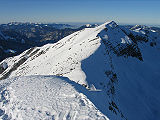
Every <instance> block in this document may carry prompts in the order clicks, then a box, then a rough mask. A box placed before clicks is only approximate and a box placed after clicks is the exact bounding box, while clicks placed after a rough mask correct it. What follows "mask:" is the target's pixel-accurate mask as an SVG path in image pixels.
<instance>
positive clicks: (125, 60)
mask: <svg viewBox="0 0 160 120" xmlns="http://www.w3.org/2000/svg"><path fill="white" fill-rule="evenodd" d="M159 61H160V35H159V34H158V33H157V32H155V31H153V30H151V29H150V28H148V27H146V26H135V27H133V28H132V29H127V28H122V27H120V26H118V25H117V24H116V23H115V22H114V21H112V22H106V23H104V24H102V25H100V26H98V27H95V28H86V29H83V30H81V31H78V32H75V33H73V34H71V35H69V36H67V37H65V38H63V39H62V40H60V41H58V42H57V43H55V44H47V45H44V46H43V47H36V48H30V49H29V50H26V51H25V52H23V53H22V54H20V55H18V56H15V57H12V58H7V59H5V60H3V61H2V62H1V63H0V79H1V80H2V81H1V96H2V97H1V99H2V100H1V101H2V102H1V106H0V109H1V112H0V114H1V117H2V118H5V116H6V117H12V118H13V119H14V118H16V117H18V118H17V119H20V118H22V119H34V120H37V119H38V120H39V119H52V118H53V119H58V120H63V119H66V120H70V119H71V120H74V119H80V120H83V119H85V120H96V119H99V120H103V119H110V120H158V119H159V118H160V109H159V108H160V95H159V92H160V80H159V78H160V74H159V71H160V62H159ZM4 64H5V67H4V66H3V65H4ZM53 75H54V76H53ZM55 76H57V77H55ZM58 76H59V77H58ZM5 91H6V92H5ZM39 111H40V112H39ZM46 112H47V113H46Z"/></svg>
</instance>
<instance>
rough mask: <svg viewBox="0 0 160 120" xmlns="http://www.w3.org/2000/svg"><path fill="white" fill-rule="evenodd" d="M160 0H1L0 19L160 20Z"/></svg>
mask: <svg viewBox="0 0 160 120" xmlns="http://www.w3.org/2000/svg"><path fill="white" fill-rule="evenodd" d="M159 5H160V1H159V0H0V23H8V22H10V21H18V22H85V23H89V22H90V23H91V22H104V21H107V20H114V21H116V22H118V23H126V24H159V25H160V7H159Z"/></svg>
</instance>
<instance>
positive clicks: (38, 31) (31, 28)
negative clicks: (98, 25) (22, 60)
mask: <svg viewBox="0 0 160 120" xmlns="http://www.w3.org/2000/svg"><path fill="white" fill-rule="evenodd" d="M86 27H95V25H90V24H87V25H84V26H80V27H79V28H75V26H71V25H68V24H41V23H19V22H12V23H8V24H1V25H0V61H2V60H3V59H4V58H7V57H10V56H14V55H18V54H20V53H21V52H23V51H24V50H26V49H29V48H31V47H35V46H42V45H44V44H47V43H55V42H57V41H59V40H60V39H62V38H64V37H66V36H68V35H70V34H72V33H73V32H75V31H78V30H81V29H83V28H86Z"/></svg>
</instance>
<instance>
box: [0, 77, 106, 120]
mask: <svg viewBox="0 0 160 120" xmlns="http://www.w3.org/2000/svg"><path fill="white" fill-rule="evenodd" d="M83 93H86V94H89V92H87V91H86V89H84V87H82V86H80V85H78V84H76V83H74V82H71V81H70V80H69V79H67V78H63V77H55V76H30V77H17V78H13V79H6V80H5V81H1V82H0V94H1V98H0V117H1V119H2V120H8V119H12V120H42V119H43V120H108V118H107V117H106V116H105V115H103V114H102V113H101V112H100V111H99V110H97V109H96V107H95V106H94V104H93V103H92V102H91V101H90V100H89V99H88V98H87V97H86V96H85V95H84V94H83Z"/></svg>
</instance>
